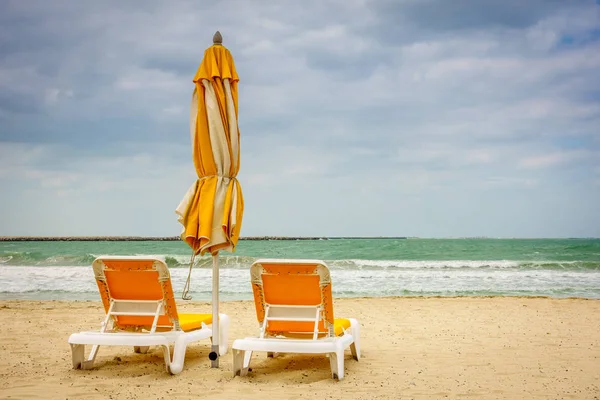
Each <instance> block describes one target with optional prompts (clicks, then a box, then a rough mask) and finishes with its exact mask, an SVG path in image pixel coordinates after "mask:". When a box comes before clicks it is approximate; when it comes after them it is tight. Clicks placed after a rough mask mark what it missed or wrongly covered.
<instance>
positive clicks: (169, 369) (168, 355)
mask: <svg viewBox="0 0 600 400" xmlns="http://www.w3.org/2000/svg"><path fill="white" fill-rule="evenodd" d="M160 347H162V351H163V358H164V360H165V367H166V368H167V372H168V373H170V374H171V375H175V374H178V373H179V372H181V370H182V369H183V360H182V361H181V365H182V368H180V369H179V371H173V370H174V369H175V370H176V369H177V368H176V367H175V366H174V365H173V363H171V351H170V350H169V346H165V345H161V346H160ZM176 351H177V344H175V347H174V348H173V359H175V352H176ZM183 352H184V356H185V349H184V350H183Z"/></svg>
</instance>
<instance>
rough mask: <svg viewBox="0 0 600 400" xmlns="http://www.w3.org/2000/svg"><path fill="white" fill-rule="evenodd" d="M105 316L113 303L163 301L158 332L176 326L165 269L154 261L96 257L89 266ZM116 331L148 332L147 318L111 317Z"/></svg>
mask: <svg viewBox="0 0 600 400" xmlns="http://www.w3.org/2000/svg"><path fill="white" fill-rule="evenodd" d="M92 267H93V269H94V274H95V276H96V283H97V284H98V289H99V290H100V297H101V298H102V303H103V305H104V310H105V312H108V310H109V307H110V301H111V299H114V300H161V299H162V300H163V306H164V314H163V315H161V316H160V317H159V319H158V325H157V326H158V327H159V328H160V329H162V330H164V329H171V328H173V326H177V327H178V326H179V320H178V315H177V307H176V305H175V296H174V295H173V287H172V286H171V276H170V274H169V269H168V268H167V265H166V264H165V263H164V262H163V261H161V260H158V259H153V258H147V259H141V258H135V257H130V258H128V257H123V258H116V257H99V258H97V259H96V260H95V261H94V263H93V264H92ZM114 319H115V324H116V325H117V326H118V327H119V328H120V329H139V328H144V329H149V328H150V327H151V326H152V322H153V320H154V318H153V317H151V316H129V315H128V316H125V315H119V316H115V317H114Z"/></svg>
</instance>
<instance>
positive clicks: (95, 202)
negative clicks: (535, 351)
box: [0, 0, 600, 236]
mask: <svg viewBox="0 0 600 400" xmlns="http://www.w3.org/2000/svg"><path fill="white" fill-rule="evenodd" d="M2 7H3V10H2V12H0V55H1V57H0V156H1V160H0V184H2V185H3V187H4V188H6V189H7V190H6V192H5V193H7V194H6V195H3V196H4V197H5V198H6V201H7V203H8V204H10V207H8V208H7V209H8V210H10V211H4V212H3V214H2V212H0V217H1V220H2V224H1V225H0V226H1V227H2V229H4V230H5V231H4V232H0V234H12V233H20V234H36V233H37V232H38V231H37V229H45V230H46V231H45V233H46V234H75V233H78V234H115V235H117V234H125V233H134V234H149V233H150V232H153V233H155V234H157V235H160V234H176V233H177V232H178V230H179V229H178V226H177V224H176V222H175V221H176V219H175V217H174V214H173V213H172V211H173V209H174V208H175V207H176V206H177V204H178V202H179V200H180V197H182V196H183V194H184V193H185V191H186V190H187V187H188V186H189V185H190V184H191V183H192V182H193V180H194V170H193V164H192V162H191V155H190V150H189V119H188V115H187V113H188V110H189V102H190V98H191V92H192V89H193V85H192V83H191V79H192V76H193V74H194V72H195V70H196V68H197V67H198V64H199V63H200V60H201V57H202V53H203V51H204V49H205V48H206V47H207V46H208V45H209V44H210V40H211V38H212V35H213V33H214V31H216V30H217V29H219V30H221V32H222V33H223V36H224V43H225V45H226V46H227V47H228V48H229V49H230V50H231V51H232V53H233V55H234V57H235V61H236V66H237V69H238V72H239V74H240V77H241V81H240V86H239V93H240V99H239V103H240V130H241V134H242V139H241V140H242V142H241V145H242V169H241V172H240V180H241V182H242V185H243V188H244V193H245V199H246V207H247V213H246V217H245V220H244V231H243V232H242V234H245V235H261V234H274V235H285V234H306V235H322V234H323V235H327V234H330V235H353V234H354V235H361V236H362V235H367V234H372V235H386V234H388V235H404V234H407V235H413V234H414V235H423V236H468V235H476V236H479V235H491V236H502V235H505V236H522V235H525V236H527V235H530V236H553V235H555V236H576V235H578V234H581V235H586V236H594V235H595V236H599V235H600V231H598V226H600V216H598V214H597V213H596V214H594V212H593V210H594V207H595V206H594V204H596V203H597V201H598V199H600V193H599V189H598V172H597V169H598V168H599V167H600V157H598V155H599V152H600V142H599V139H598V138H599V137H600V135H599V132H598V127H599V126H600V78H599V77H598V74H597V71H598V70H599V69H600V35H599V33H598V32H599V31H598V26H600V6H598V5H597V4H596V3H595V2H593V1H572V2H568V3H566V2H562V1H541V0H540V1H538V0H535V1H533V2H528V3H527V5H526V6H524V5H522V4H521V3H519V2H516V1H512V0H511V1H509V2H506V1H504V2H499V1H492V2H486V3H485V4H483V3H481V2H478V1H475V0H460V1H453V2H452V3H448V2H444V1H441V0H426V1H419V2H417V1H402V2H396V1H374V0H355V1H316V0H315V1H306V2H286V3H280V2H231V1H222V2H214V3H210V2H200V3H199V2H193V1H180V2H175V3H172V2H166V1H159V0H150V1H148V2H145V5H144V8H143V9H140V8H139V4H137V2H133V1H120V2H116V1H108V2H103V3H102V4H99V3H87V2H74V1H66V2H59V3H52V2H43V1H36V2H7V3H4V4H3V5H2ZM147 192H148V193H151V194H150V195H145V193H147ZM140 193H142V194H144V195H142V194H140ZM31 196H34V197H37V198H39V197H44V198H47V199H48V201H46V202H44V204H42V205H38V206H35V205H34V204H35V203H34V201H33V200H32V198H31ZM575 199H583V200H577V201H581V202H582V203H581V204H580V205H579V207H578V209H576V210H575V209H571V208H570V207H569V204H573V202H574V201H575ZM540 204H545V205H542V206H540ZM72 207H75V209H76V211H74V212H75V213H79V214H80V215H85V216H86V217H85V218H78V219H76V220H75V219H74V218H73V217H70V215H71V214H72V212H71V211H69V210H70V209H71V208H72ZM32 209H33V210H35V211H33V212H31V210H32ZM556 209H564V210H570V211H569V215H570V216H571V217H572V222H570V223H569V222H568V221H569V218H567V217H565V218H561V219H558V218H555V214H556V213H555V210H556ZM111 213H113V214H114V215H113V214H111ZM155 214H156V215H159V217H158V220H157V221H153V222H152V223H150V222H149V221H151V220H152V218H150V217H149V216H152V215H155ZM531 215H534V216H535V218H534V219H535V221H537V222H536V224H534V225H532V224H531V222H530V220H531V218H533V217H531ZM49 216H54V217H49ZM59 217H63V219H62V220H61V219H60V218H59ZM482 218H483V219H485V221H486V222H485V223H482V222H481V221H482ZM35 220H38V221H40V220H41V221H47V222H48V225H47V226H46V227H44V228H41V227H39V226H40V224H34V223H33V222H32V221H35ZM80 221H81V222H80ZM507 221H510V222H511V223H508V222H507ZM528 221H529V222H528ZM581 221H584V222H583V226H582V225H581V224H582V222H581ZM31 226H37V227H38V228H36V232H29V231H27V229H30V228H28V227H31Z"/></svg>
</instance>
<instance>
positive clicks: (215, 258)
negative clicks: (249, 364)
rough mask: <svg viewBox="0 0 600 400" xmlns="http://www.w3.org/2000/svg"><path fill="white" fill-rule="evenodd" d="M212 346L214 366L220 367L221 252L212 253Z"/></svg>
mask: <svg viewBox="0 0 600 400" xmlns="http://www.w3.org/2000/svg"><path fill="white" fill-rule="evenodd" d="M212 265H213V267H212V348H211V352H210V354H209V358H210V360H211V365H210V366H211V367H212V368H219V345H220V343H219V253H218V252H216V253H214V254H213V255H212Z"/></svg>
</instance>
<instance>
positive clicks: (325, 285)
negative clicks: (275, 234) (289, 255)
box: [250, 259, 334, 334]
mask: <svg viewBox="0 0 600 400" xmlns="http://www.w3.org/2000/svg"><path fill="white" fill-rule="evenodd" d="M250 273H251V279H252V291H253V294H254V304H255V307H256V316H257V318H258V322H259V323H260V324H262V323H263V321H264V319H265V310H266V307H267V306H268V305H280V306H281V305H288V306H321V307H322V309H323V313H322V320H321V321H320V323H319V332H327V330H328V329H329V326H330V325H331V326H332V325H333V320H334V318H333V300H332V295H331V279H330V275H329V269H328V268H327V266H326V265H325V263H323V262H322V261H317V260H268V259H262V260H257V261H256V262H255V263H254V264H253V265H252V267H251V268H250ZM266 330H267V332H269V333H271V334H273V333H277V332H282V333H285V332H295V333H312V332H313V330H314V324H313V323H312V322H298V321H271V322H269V324H268V326H267V327H266Z"/></svg>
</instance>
